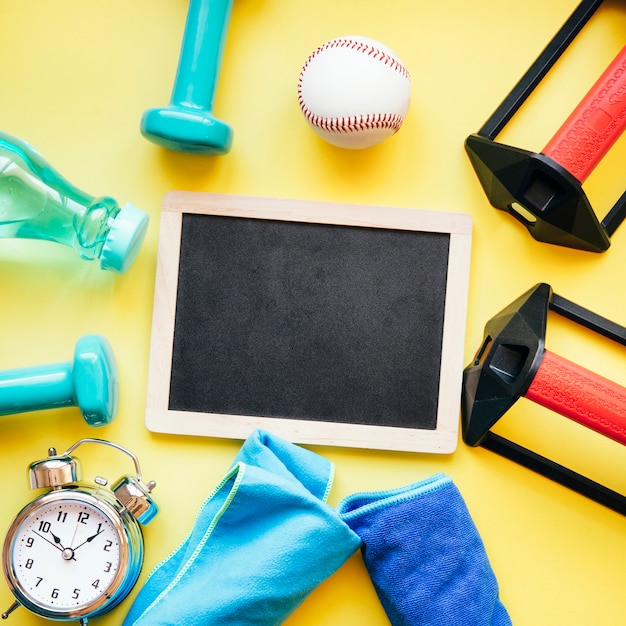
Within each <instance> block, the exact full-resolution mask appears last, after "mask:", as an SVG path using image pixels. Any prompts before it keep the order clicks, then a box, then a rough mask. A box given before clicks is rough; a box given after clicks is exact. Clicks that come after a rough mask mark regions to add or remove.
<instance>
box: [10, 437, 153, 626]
mask: <svg viewBox="0 0 626 626" xmlns="http://www.w3.org/2000/svg"><path fill="white" fill-rule="evenodd" d="M84 444H99V445H105V446H110V447H112V448H115V449H116V450H119V451H120V452H122V453H124V454H126V455H128V456H129V457H130V458H131V459H132V460H133V463H134V465H135V474H130V475H124V476H122V477H121V478H120V479H119V480H118V481H117V482H116V483H114V484H113V485H111V487H110V488H109V487H107V484H108V481H107V479H106V478H104V477H102V476H96V477H95V479H94V481H93V484H91V483H84V482H81V476H80V469H81V468H80V463H79V460H78V459H77V458H75V457H73V456H72V453H73V452H74V450H76V448H78V447H79V446H81V445H84ZM29 476H30V486H31V489H43V488H45V489H48V491H47V492H46V493H44V494H42V495H40V496H39V497H37V498H35V499H34V500H33V501H32V502H30V503H29V504H27V505H26V506H25V507H24V508H23V509H22V510H21V511H20V512H19V513H18V514H17V516H16V517H15V519H14V520H13V522H12V523H11V525H10V527H9V530H8V531H7V534H6V537H5V540H4V546H3V549H2V567H3V570H4V576H5V579H6V581H7V584H8V586H9V588H10V590H11V592H12V594H13V595H14V597H15V602H14V603H13V604H12V605H11V607H10V608H9V609H8V610H7V611H6V612H5V613H3V614H2V619H6V618H8V617H9V614H10V613H12V612H13V611H14V610H15V609H17V608H18V607H20V606H23V607H24V608H26V609H28V610H29V611H31V612H32V613H35V614H37V615H40V616H41V617H44V618H47V619H50V620H59V621H62V620H68V621H71V620H75V621H79V622H80V624H81V625H83V626H84V625H86V624H87V623H88V619H89V618H90V617H94V616H96V615H101V614H102V613H106V612H107V611H110V610H111V609H112V608H114V607H115V606H116V605H118V604H119V603H120V602H121V601H122V600H123V599H124V598H125V597H126V596H127V595H128V593H129V592H130V590H131V589H132V588H133V586H134V584H135V583H136V582H137V578H138V577H139V573H140V571H141V567H142V564H143V535H142V531H141V526H145V525H146V524H148V523H149V522H150V521H151V520H152V519H153V518H154V516H155V515H156V514H157V512H158V508H157V506H156V504H155V503H154V501H153V500H152V496H151V492H152V490H153V489H154V487H155V486H156V483H154V482H153V481H151V482H148V483H147V484H146V483H144V482H143V481H142V478H141V470H140V467H139V462H138V460H137V458H136V457H135V456H134V455H133V454H132V453H131V452H130V451H128V450H126V449H125V448H123V447H122V446H119V445H117V444H115V443H111V442H110V441H105V440H103V439H91V438H89V439H81V440H79V441H77V442H76V443H75V444H74V445H73V446H71V447H70V448H69V449H68V450H66V451H65V452H63V453H62V454H57V452H56V450H55V449H54V448H50V449H49V450H48V457H47V458H46V459H43V460H40V461H35V462H34V463H32V464H31V465H30V467H29Z"/></svg>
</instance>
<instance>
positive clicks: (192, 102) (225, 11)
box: [141, 0, 233, 155]
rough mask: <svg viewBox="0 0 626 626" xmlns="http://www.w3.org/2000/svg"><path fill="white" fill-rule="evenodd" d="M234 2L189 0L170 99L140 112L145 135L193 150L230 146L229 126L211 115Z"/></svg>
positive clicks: (205, 151)
mask: <svg viewBox="0 0 626 626" xmlns="http://www.w3.org/2000/svg"><path fill="white" fill-rule="evenodd" d="M232 7H233V0H190V2H189V9H188V11H187V21H186V24H185V32H184V34H183V42H182V48H181V52H180V58H179V61H178V71H177V73H176V79H175V81H174V88H173V90H172V97H171V100H170V104H169V106H167V107H160V108H153V109H148V110H147V111H145V112H144V114H143V117H142V119H141V133H142V135H143V136H144V137H146V139H149V140H150V141H152V142H154V143H156V144H158V145H160V146H163V147H165V148H169V149H170V150H178V151H181V152H192V153H195V154H206V155H219V154H225V153H226V152H228V151H229V150H230V147H231V145H232V141H233V131H232V129H231V127H230V126H229V125H228V124H226V123H225V122H222V121H221V120H218V119H217V118H216V117H215V116H214V115H213V97H214V95H215V87H216V84H217V78H218V75H219V71H220V67H221V64H222V56H223V53H224V43H225V41H226V31H227V27H228V23H229V21H230V14H231V12H232Z"/></svg>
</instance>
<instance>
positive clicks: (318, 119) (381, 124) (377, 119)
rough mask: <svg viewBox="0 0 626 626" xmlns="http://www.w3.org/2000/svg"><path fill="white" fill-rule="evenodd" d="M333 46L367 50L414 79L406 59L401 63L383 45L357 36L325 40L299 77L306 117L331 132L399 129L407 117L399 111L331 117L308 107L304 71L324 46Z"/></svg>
mask: <svg viewBox="0 0 626 626" xmlns="http://www.w3.org/2000/svg"><path fill="white" fill-rule="evenodd" d="M332 48H352V49H353V50H358V51H360V52H364V53H365V54H368V55H369V56H373V57H374V58H376V59H378V60H380V61H382V62H383V63H384V64H385V65H389V66H390V67H391V68H392V69H393V70H395V71H397V72H400V74H402V75H403V76H404V77H405V78H407V79H409V80H410V76H409V73H408V71H407V69H406V68H405V67H404V65H402V63H400V62H399V61H398V60H397V59H395V58H394V57H392V56H391V55H389V54H387V53H386V52H384V51H383V50H381V49H380V48H377V47H375V46H373V45H371V44H369V43H365V42H363V41H357V40H355V39H346V38H339V39H332V40H331V41H327V42H326V43H325V44H323V45H322V46H320V47H319V48H317V50H315V51H314V52H312V53H311V54H310V55H309V58H308V59H307V60H306V62H305V64H304V66H303V67H302V70H301V72H300V77H299V79H298V103H299V104H300V109H301V110H302V113H303V114H304V117H305V118H306V119H307V120H308V121H309V123H310V124H312V125H313V126H315V127H316V128H320V129H322V130H327V131H331V132H343V133H348V132H353V131H360V130H372V129H385V128H389V129H391V130H393V132H394V133H395V132H397V131H398V130H399V128H400V126H401V125H402V122H403V118H402V116H401V115H397V114H395V113H393V114H392V113H384V114H380V113H377V114H374V115H372V114H367V115H359V116H354V117H331V118H329V117H322V116H320V115H316V114H315V113H313V112H312V111H311V110H310V109H309V108H308V107H307V105H306V104H305V102H304V98H303V97H302V80H303V78H304V73H305V72H306V70H307V68H308V67H309V65H310V64H311V62H312V61H313V59H315V57H317V56H318V55H319V54H320V53H321V52H323V51H324V50H329V49H332Z"/></svg>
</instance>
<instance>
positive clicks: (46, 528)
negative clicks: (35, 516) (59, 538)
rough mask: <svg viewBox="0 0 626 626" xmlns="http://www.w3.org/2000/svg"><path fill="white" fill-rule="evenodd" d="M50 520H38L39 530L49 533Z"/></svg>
mask: <svg viewBox="0 0 626 626" xmlns="http://www.w3.org/2000/svg"><path fill="white" fill-rule="evenodd" d="M50 528H51V526H50V522H45V521H44V520H41V522H39V532H40V533H49V532H50Z"/></svg>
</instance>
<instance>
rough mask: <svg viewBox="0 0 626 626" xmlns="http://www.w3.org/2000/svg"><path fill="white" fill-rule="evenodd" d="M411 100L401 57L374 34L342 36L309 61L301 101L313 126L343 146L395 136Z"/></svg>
mask: <svg viewBox="0 0 626 626" xmlns="http://www.w3.org/2000/svg"><path fill="white" fill-rule="evenodd" d="M410 99H411V78H410V76H409V73H408V72H407V70H406V68H405V67H404V64H403V63H402V61H401V60H400V59H399V58H398V56H397V55H396V54H395V53H394V52H393V51H392V50H390V49H389V48H388V47H387V46H385V45H383V44H382V43H380V42H378V41H376V40H374V39H369V38H368V37H339V38H337V39H332V40H331V41H328V42H326V43H325V44H323V45H321V46H320V47H319V48H317V50H315V51H314V52H313V53H312V54H311V55H310V56H309V58H308V59H307V61H306V63H305V64H304V66H303V67H302V70H301V72H300V79H299V81H298V102H299V104H300V109H301V110H302V113H303V115H304V117H305V119H306V121H307V122H308V123H309V125H310V126H311V128H313V130H314V131H315V132H316V133H317V134H318V135H319V136H320V137H322V138H323V139H325V140H326V141H328V142H329V143H331V144H333V145H335V146H339V147H340V148H350V149H359V148H369V147H370V146H374V145H376V144H378V143H380V142H381V141H384V140H385V139H387V138H388V137H391V135H393V134H395V133H396V132H397V131H398V130H399V129H400V126H401V125H402V122H403V121H404V117H405V115H406V113H407V111H408V109H409V102H410Z"/></svg>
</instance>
